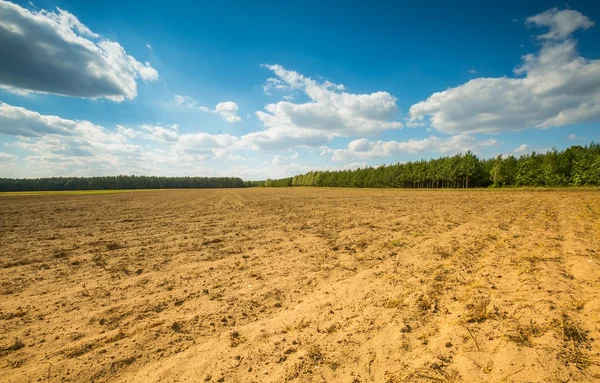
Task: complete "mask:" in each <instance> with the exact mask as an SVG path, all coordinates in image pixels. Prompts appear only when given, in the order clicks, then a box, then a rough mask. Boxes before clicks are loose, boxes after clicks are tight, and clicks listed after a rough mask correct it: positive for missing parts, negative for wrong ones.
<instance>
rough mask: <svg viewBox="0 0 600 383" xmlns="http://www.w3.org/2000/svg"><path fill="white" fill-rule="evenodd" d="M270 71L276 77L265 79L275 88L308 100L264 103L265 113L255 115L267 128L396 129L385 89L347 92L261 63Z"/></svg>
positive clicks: (390, 99) (394, 111) (345, 131)
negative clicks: (296, 91)
mask: <svg viewBox="0 0 600 383" xmlns="http://www.w3.org/2000/svg"><path fill="white" fill-rule="evenodd" d="M264 67H266V68H268V69H269V70H271V71H273V73H274V74H275V76H277V78H276V79H269V80H267V83H269V81H271V82H272V83H275V84H277V85H275V87H277V86H279V85H281V86H284V87H288V88H289V89H294V90H299V91H301V92H303V93H304V94H305V95H306V96H308V98H309V99H310V100H311V101H310V102H307V103H302V104H296V103H293V102H291V101H280V102H277V103H273V104H268V105H267V106H266V107H265V110H266V112H263V111H258V112H256V113H255V114H256V116H257V117H258V119H259V120H260V121H261V122H262V123H263V125H264V126H265V127H266V128H268V129H271V128H275V129H279V130H287V131H293V130H299V129H310V130H317V131H324V132H327V133H328V134H332V135H335V136H352V135H370V134H375V133H380V132H383V131H385V130H390V129H399V128H401V127H402V123H401V122H399V121H395V119H396V117H397V114H398V107H397V105H396V98H395V97H394V96H392V95H391V94H389V93H387V92H375V93H371V94H351V93H347V92H344V89H345V87H344V86H343V85H341V84H334V83H332V82H330V81H324V82H322V83H319V82H317V81H315V80H312V79H311V78H310V77H305V76H303V75H301V74H300V73H298V72H295V71H291V70H287V69H285V68H284V67H282V66H281V65H264Z"/></svg>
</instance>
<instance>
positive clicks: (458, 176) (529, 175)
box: [246, 141, 600, 189]
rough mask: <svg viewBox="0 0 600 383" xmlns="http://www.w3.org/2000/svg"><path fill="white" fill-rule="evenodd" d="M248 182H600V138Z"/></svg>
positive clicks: (458, 184) (493, 184)
mask: <svg viewBox="0 0 600 383" xmlns="http://www.w3.org/2000/svg"><path fill="white" fill-rule="evenodd" d="M246 184H247V185H248V186H265V187H286V186H328V187H352V188H363V187H365V188H369V187H372V188H436V189H438V188H471V187H507V186H545V187H552V186H583V185H593V186H599V185H600V144H599V143H594V142H593V141H592V143H591V144H590V145H586V146H571V147H570V148H568V149H565V150H562V151H559V150H556V149H554V150H552V151H549V152H546V153H536V152H533V153H530V154H523V155H521V156H520V157H518V158H517V157H514V156H512V155H509V156H498V157H496V158H493V159H480V158H478V157H477V156H476V155H474V154H473V153H471V152H467V153H465V154H457V155H454V156H448V157H442V158H438V159H431V160H421V161H414V162H406V163H397V164H393V165H387V166H380V167H376V168H372V167H368V168H364V169H356V170H341V171H315V172H309V173H306V174H301V175H297V176H294V177H289V178H282V179H277V180H271V179H267V180H266V181H255V182H246Z"/></svg>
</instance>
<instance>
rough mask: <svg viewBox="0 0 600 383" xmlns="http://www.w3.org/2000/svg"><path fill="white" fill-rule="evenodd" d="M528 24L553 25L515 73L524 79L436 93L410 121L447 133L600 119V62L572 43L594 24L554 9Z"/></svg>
mask: <svg viewBox="0 0 600 383" xmlns="http://www.w3.org/2000/svg"><path fill="white" fill-rule="evenodd" d="M577 15H580V16H582V17H583V18H581V17H579V16H577ZM528 20H529V23H533V24H534V25H537V26H550V32H549V33H548V34H545V35H541V36H540V38H541V39H542V41H543V42H542V47H541V49H540V51H539V52H537V53H536V54H529V55H525V56H523V62H522V64H521V66H519V67H517V68H515V70H514V72H515V75H517V76H524V77H514V78H508V77H501V78H476V79H473V80H471V81H469V82H467V83H465V84H463V85H460V86H458V87H455V88H451V89H448V90H446V91H443V92H439V93H434V94H433V95H431V96H430V97H429V98H428V99H427V100H425V101H422V102H419V103H417V104H415V105H413V106H412V107H411V108H410V111H409V115H410V122H411V123H418V122H423V121H426V119H428V120H429V122H430V124H431V126H432V127H434V128H435V129H437V130H438V131H442V132H446V133H473V132H485V133H496V132H501V131H509V130H513V131H514V130H521V129H525V128H531V127H535V128H540V129H543V128H549V127H554V126H561V125H567V124H573V123H578V122H586V121H595V120H598V119H600V60H589V59H585V58H583V57H581V56H579V55H578V53H577V51H576V41H574V40H571V39H566V38H568V37H569V34H570V33H572V32H573V31H574V30H576V29H579V28H583V29H586V28H589V27H590V26H591V25H593V23H592V24H590V23H591V21H589V19H587V18H585V16H583V15H581V14H579V13H578V12H576V11H571V10H566V11H557V10H550V11H546V12H544V13H541V14H539V15H536V16H533V17H531V18H529V19H528ZM557 39H566V40H557Z"/></svg>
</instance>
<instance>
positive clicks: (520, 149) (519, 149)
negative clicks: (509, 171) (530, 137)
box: [515, 144, 529, 154]
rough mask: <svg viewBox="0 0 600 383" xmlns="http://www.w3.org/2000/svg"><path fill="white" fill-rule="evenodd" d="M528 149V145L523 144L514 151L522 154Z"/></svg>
mask: <svg viewBox="0 0 600 383" xmlns="http://www.w3.org/2000/svg"><path fill="white" fill-rule="evenodd" d="M528 150H529V145H527V144H523V145H521V146H519V147H518V148H516V149H515V153H517V154H522V153H525V152H526V151H528Z"/></svg>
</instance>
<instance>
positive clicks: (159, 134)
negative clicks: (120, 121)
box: [134, 124, 179, 142]
mask: <svg viewBox="0 0 600 383" xmlns="http://www.w3.org/2000/svg"><path fill="white" fill-rule="evenodd" d="M141 128H142V129H143V130H144V131H145V133H141V135H142V137H144V138H148V139H152V140H155V141H159V142H176V141H179V133H178V132H177V130H178V129H177V125H172V126H169V127H167V128H164V127H162V126H159V125H147V124H144V125H142V126H141ZM134 133H135V132H134Z"/></svg>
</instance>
